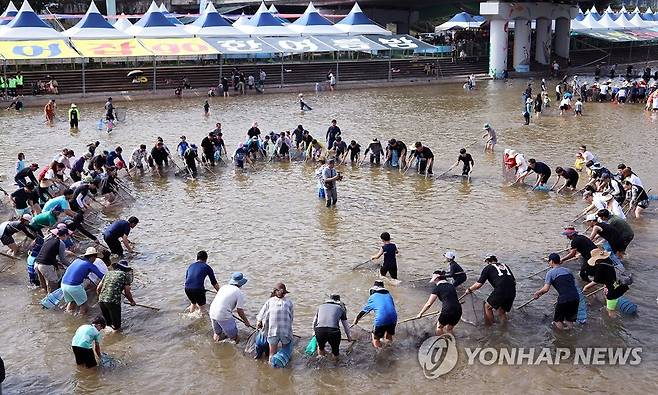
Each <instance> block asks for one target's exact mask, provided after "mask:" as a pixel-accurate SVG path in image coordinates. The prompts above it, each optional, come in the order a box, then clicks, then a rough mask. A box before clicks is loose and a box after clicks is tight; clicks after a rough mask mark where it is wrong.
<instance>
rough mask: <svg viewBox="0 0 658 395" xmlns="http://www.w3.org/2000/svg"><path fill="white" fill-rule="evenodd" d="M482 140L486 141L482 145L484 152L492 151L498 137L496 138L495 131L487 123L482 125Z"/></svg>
mask: <svg viewBox="0 0 658 395" xmlns="http://www.w3.org/2000/svg"><path fill="white" fill-rule="evenodd" d="M482 138H483V139H485V138H486V139H487V141H486V143H485V144H484V151H485V152H486V151H491V152H493V151H494V147H495V146H496V143H497V142H498V137H497V136H496V131H495V130H494V129H493V128H492V127H491V125H489V124H488V123H485V124H484V134H483V135H482Z"/></svg>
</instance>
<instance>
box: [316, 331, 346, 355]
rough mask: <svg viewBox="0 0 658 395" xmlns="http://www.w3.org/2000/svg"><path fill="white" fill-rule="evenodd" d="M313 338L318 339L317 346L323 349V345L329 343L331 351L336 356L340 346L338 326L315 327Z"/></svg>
mask: <svg viewBox="0 0 658 395" xmlns="http://www.w3.org/2000/svg"><path fill="white" fill-rule="evenodd" d="M315 339H316V340H317V341H318V348H319V349H320V350H324V346H326V345H327V343H329V345H330V346H331V353H332V354H334V355H336V356H338V349H339V347H340V329H338V328H322V327H319V328H315Z"/></svg>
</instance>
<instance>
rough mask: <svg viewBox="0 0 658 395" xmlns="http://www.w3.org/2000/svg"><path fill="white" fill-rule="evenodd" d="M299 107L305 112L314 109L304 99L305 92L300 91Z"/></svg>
mask: <svg viewBox="0 0 658 395" xmlns="http://www.w3.org/2000/svg"><path fill="white" fill-rule="evenodd" d="M299 109H300V110H301V111H302V112H304V110H309V111H311V110H312V108H311V106H309V105H308V104H306V102H305V101H304V94H303V93H300V94H299Z"/></svg>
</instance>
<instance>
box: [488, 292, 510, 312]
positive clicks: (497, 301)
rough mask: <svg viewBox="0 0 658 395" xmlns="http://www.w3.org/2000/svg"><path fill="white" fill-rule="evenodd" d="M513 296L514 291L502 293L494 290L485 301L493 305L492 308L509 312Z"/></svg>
mask: <svg viewBox="0 0 658 395" xmlns="http://www.w3.org/2000/svg"><path fill="white" fill-rule="evenodd" d="M515 297H516V292H514V293H511V294H502V293H497V292H496V291H494V292H492V293H491V295H489V297H488V298H487V303H488V304H489V306H491V307H493V309H494V310H498V309H503V310H504V311H505V312H508V313H509V312H510V310H512V304H514V298H515Z"/></svg>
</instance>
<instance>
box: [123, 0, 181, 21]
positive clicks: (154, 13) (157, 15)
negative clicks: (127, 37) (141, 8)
mask: <svg viewBox="0 0 658 395" xmlns="http://www.w3.org/2000/svg"><path fill="white" fill-rule="evenodd" d="M154 6H155V3H152V4H151V7H150V8H149V9H148V11H146V14H144V16H142V19H140V20H139V21H137V22H136V23H135V24H134V25H133V26H138V27H171V26H176V25H175V24H174V23H173V22H171V21H170V20H169V19H168V18H167V17H166V16H165V14H163V13H162V12H160V10H158V8H157V6H155V7H154Z"/></svg>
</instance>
